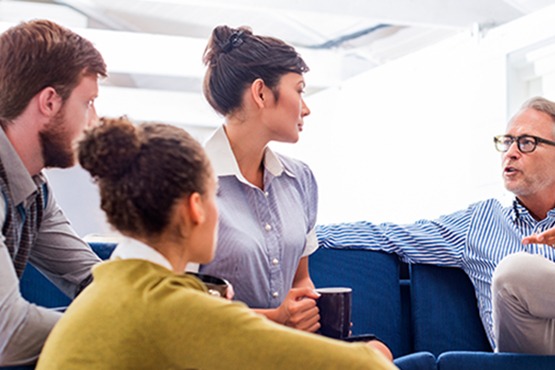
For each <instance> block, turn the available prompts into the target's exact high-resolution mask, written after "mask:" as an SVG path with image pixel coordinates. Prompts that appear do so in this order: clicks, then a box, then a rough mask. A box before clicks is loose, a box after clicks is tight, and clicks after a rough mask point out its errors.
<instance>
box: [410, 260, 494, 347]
mask: <svg viewBox="0 0 555 370" xmlns="http://www.w3.org/2000/svg"><path fill="white" fill-rule="evenodd" d="M410 280H411V284H410V299H411V325H412V332H413V346H414V348H413V350H414V351H428V352H431V353H433V354H434V355H436V356H439V354H440V353H443V352H446V351H452V350H456V351H491V350H492V349H491V346H490V344H489V341H488V339H487V336H486V333H485V330H484V327H483V325H482V322H481V320H480V316H479V313H478V306H477V303H476V296H475V292H474V287H473V285H472V283H471V282H470V279H469V278H468V276H467V275H466V273H465V272H464V271H462V270H461V269H457V268H450V267H439V266H432V265H420V264H415V265H410Z"/></svg>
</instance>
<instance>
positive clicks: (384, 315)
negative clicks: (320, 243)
mask: <svg viewBox="0 0 555 370" xmlns="http://www.w3.org/2000/svg"><path fill="white" fill-rule="evenodd" d="M308 265H309V269H310V276H311V278H312V281H313V282H314V285H315V286H316V287H317V288H322V287H333V286H335V287H337V286H346V287H350V288H352V289H353V297H352V299H353V302H352V322H353V329H352V331H353V335H359V334H375V335H376V336H378V337H379V338H380V339H381V340H382V341H383V342H384V343H386V344H387V345H388V346H389V348H390V349H391V352H392V353H393V355H394V356H395V357H398V356H400V355H404V354H406V353H408V352H409V350H410V348H409V347H410V345H409V340H410V338H409V336H408V335H406V333H405V330H403V328H402V326H403V321H402V314H401V294H400V287H399V260H398V259H397V257H396V256H395V255H391V254H387V253H383V252H368V251H363V250H346V249H341V250H335V249H324V248H320V249H319V250H317V251H316V252H315V253H313V254H312V255H311V256H310V258H309V264H308Z"/></svg>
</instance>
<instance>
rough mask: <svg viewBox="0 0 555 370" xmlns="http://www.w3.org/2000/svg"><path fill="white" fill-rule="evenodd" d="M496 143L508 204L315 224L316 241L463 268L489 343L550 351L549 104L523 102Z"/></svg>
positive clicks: (553, 128) (554, 121) (552, 216)
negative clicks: (429, 215) (423, 216)
mask: <svg viewBox="0 0 555 370" xmlns="http://www.w3.org/2000/svg"><path fill="white" fill-rule="evenodd" d="M494 143H495V148H496V149H497V150H498V151H499V152H501V153H502V156H501V159H502V176H503V180H504V184H505V187H506V188H507V190H509V191H511V192H512V193H513V194H514V195H515V199H514V200H513V202H512V204H511V205H510V206H503V205H502V204H501V203H500V202H499V201H498V200H496V199H488V200H485V201H482V202H478V203H475V204H471V205H470V206H469V207H468V208H467V209H464V210H461V211H458V212H455V213H453V214H450V215H445V216H441V217H439V218H438V219H436V220H421V221H418V222H417V223H414V224H407V225H397V224H393V223H382V224H379V225H376V224H373V223H370V222H366V221H360V222H354V223H342V224H334V225H321V226H318V228H317V234H318V239H319V245H320V247H333V248H341V247H342V246H349V248H358V249H371V250H383V251H385V252H389V253H396V254H398V255H399V257H400V258H401V259H402V260H403V261H406V262H410V263H427V264H436V265H442V266H453V267H458V268H461V269H463V270H464V271H465V272H466V273H467V275H468V276H469V278H470V279H471V280H472V283H473V284H474V287H475V289H476V298H477V300H478V308H479V311H480V316H481V319H482V323H483V325H484V327H485V329H486V333H487V335H488V337H489V339H490V343H491V344H492V346H493V348H495V349H496V350H497V351H503V352H525V353H534V354H555V263H553V261H555V249H554V248H552V247H553V245H552V244H553V241H554V240H555V231H554V230H553V228H554V227H555V168H554V167H555V103H554V102H551V101H549V100H547V99H544V98H540V97H536V98H532V99H530V100H528V101H527V102H525V103H524V104H523V106H522V107H521V109H520V110H519V112H518V113H517V114H516V115H515V116H514V117H513V118H512V119H511V120H510V121H509V124H508V125H507V131H506V133H505V135H499V136H496V137H495V138H494Z"/></svg>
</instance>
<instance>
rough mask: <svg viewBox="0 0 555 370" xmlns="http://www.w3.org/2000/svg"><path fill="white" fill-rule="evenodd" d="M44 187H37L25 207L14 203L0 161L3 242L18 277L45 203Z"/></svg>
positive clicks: (33, 238)
mask: <svg viewBox="0 0 555 370" xmlns="http://www.w3.org/2000/svg"><path fill="white" fill-rule="evenodd" d="M44 189H45V188H44V187H42V186H41V187H39V188H38V191H37V192H36V194H35V195H34V197H33V198H32V199H30V200H29V202H28V203H27V204H28V207H27V209H25V207H24V206H23V204H19V205H17V206H16V205H14V204H13V203H14V202H13V200H12V198H11V192H10V190H9V187H8V179H7V176H6V171H5V170H4V165H3V164H2V162H1V161H0V191H1V192H2V194H3V199H4V202H5V205H6V215H5V220H4V222H3V224H2V235H3V236H4V238H5V240H4V243H5V244H6V247H7V248H8V252H9V253H10V256H11V257H12V260H13V264H14V268H15V271H16V273H17V276H18V277H21V275H22V274H23V271H24V270H25V266H26V265H27V260H28V259H29V253H30V251H31V248H32V247H33V245H34V243H35V240H36V238H37V235H38V230H39V227H40V223H41V220H42V213H43V208H44V203H45V198H44V192H45V190H44Z"/></svg>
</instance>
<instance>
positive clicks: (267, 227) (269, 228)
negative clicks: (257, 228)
mask: <svg viewBox="0 0 555 370" xmlns="http://www.w3.org/2000/svg"><path fill="white" fill-rule="evenodd" d="M264 229H266V231H270V230H272V225H270V224H266V226H264Z"/></svg>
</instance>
